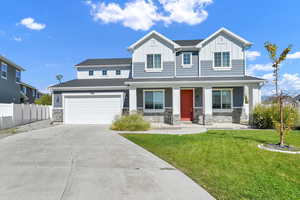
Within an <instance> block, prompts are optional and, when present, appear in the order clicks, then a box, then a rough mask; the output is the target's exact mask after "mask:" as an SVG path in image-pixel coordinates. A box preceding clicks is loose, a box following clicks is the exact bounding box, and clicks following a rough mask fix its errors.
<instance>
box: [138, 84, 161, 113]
mask: <svg viewBox="0 0 300 200" xmlns="http://www.w3.org/2000/svg"><path fill="white" fill-rule="evenodd" d="M146 92H163V108H162V109H146V104H145V97H146V95H145V93H146ZM165 106H166V99H165V90H164V89H153V90H143V110H144V112H146V113H160V112H164V111H165Z"/></svg>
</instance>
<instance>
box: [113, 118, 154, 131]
mask: <svg viewBox="0 0 300 200" xmlns="http://www.w3.org/2000/svg"><path fill="white" fill-rule="evenodd" d="M111 129H112V130H117V131H147V130H149V129H150V123H149V122H147V121H145V120H144V118H143V116H142V115H140V114H131V115H125V116H122V117H121V118H119V119H117V120H115V121H114V122H113V124H112V126H111Z"/></svg>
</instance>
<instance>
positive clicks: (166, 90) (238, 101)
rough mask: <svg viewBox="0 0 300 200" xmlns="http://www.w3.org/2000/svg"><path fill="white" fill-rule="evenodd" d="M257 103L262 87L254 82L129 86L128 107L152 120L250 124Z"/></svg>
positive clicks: (209, 123) (160, 121)
mask: <svg viewBox="0 0 300 200" xmlns="http://www.w3.org/2000/svg"><path fill="white" fill-rule="evenodd" d="M257 103H260V87H259V85H254V84H243V85H241V84H240V85H237V84H235V85H234V84H233V85H226V86H225V85H216V86H208V85H202V86H189V87H185V86H183V87H179V86H172V87H130V89H129V111H130V112H138V113H141V114H142V115H143V116H144V118H145V119H146V120H148V121H150V122H152V123H166V124H172V125H176V124H182V123H186V122H192V123H196V124H201V125H212V124H213V123H237V124H248V123H249V113H250V112H251V111H252V109H253V108H254V106H255V105H256V104H257Z"/></svg>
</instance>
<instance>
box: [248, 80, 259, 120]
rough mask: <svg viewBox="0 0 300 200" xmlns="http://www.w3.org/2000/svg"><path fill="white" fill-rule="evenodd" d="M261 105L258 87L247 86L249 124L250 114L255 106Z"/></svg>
mask: <svg viewBox="0 0 300 200" xmlns="http://www.w3.org/2000/svg"><path fill="white" fill-rule="evenodd" d="M260 103H261V93H260V86H259V85H253V86H249V113H250V114H249V122H250V124H251V123H252V113H253V110H254V108H255V106H256V105H257V104H260Z"/></svg>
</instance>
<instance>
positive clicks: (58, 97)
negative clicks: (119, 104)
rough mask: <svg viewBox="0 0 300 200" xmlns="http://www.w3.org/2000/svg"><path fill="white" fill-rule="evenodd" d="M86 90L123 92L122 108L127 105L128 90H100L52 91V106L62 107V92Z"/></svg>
mask: <svg viewBox="0 0 300 200" xmlns="http://www.w3.org/2000/svg"><path fill="white" fill-rule="evenodd" d="M86 92H100V93H101V92H124V104H123V107H124V108H128V107H129V91H128V90H102V91H97V90H93V91H63V92H60V91H54V92H53V101H54V102H53V108H62V106H63V102H62V93H78V94H80V93H86Z"/></svg>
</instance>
